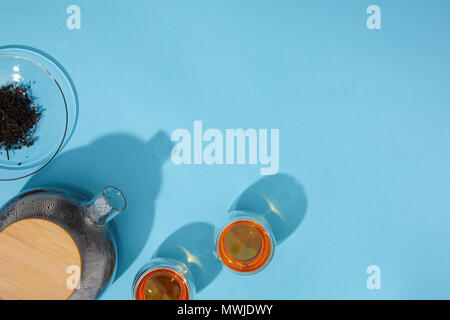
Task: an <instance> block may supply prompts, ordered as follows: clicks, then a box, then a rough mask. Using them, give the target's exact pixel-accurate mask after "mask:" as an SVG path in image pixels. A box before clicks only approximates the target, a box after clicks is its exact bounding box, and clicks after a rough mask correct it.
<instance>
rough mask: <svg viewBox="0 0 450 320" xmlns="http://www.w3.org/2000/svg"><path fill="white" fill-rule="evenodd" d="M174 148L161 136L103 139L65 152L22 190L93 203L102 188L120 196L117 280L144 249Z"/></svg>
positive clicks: (116, 220)
mask: <svg viewBox="0 0 450 320" xmlns="http://www.w3.org/2000/svg"><path fill="white" fill-rule="evenodd" d="M171 148H172V142H171V141H170V138H169V137H168V135H167V134H166V133H164V132H162V131H160V132H158V133H157V134H156V135H155V136H153V137H152V138H151V139H150V141H148V142H144V141H141V140H139V139H137V138H136V137H133V136H131V135H127V134H113V135H109V136H105V137H102V138H100V139H98V140H96V141H94V142H93V143H92V144H89V145H87V146H84V147H81V148H76V149H73V150H70V151H67V152H64V153H63V154H61V155H60V156H58V157H57V158H55V159H54V161H53V163H52V165H51V166H48V167H46V168H44V169H43V170H41V171H39V172H38V173H36V174H35V175H34V176H32V177H31V179H30V180H29V181H28V183H27V184H26V185H25V187H24V188H23V189H24V190H26V189H31V188H36V187H56V188H64V189H66V190H69V191H73V192H76V193H78V194H80V195H83V196H85V197H86V198H91V197H92V196H94V195H95V194H97V193H98V192H100V191H101V190H102V189H103V187H104V186H106V185H113V186H116V187H118V188H119V189H120V190H122V191H123V193H124V195H125V197H126V198H127V203H128V207H127V209H126V210H125V211H124V212H122V213H120V214H119V215H118V216H117V217H115V218H114V220H113V221H112V223H111V226H110V227H111V230H112V232H114V234H115V239H114V240H115V242H116V246H117V253H118V259H117V270H116V276H115V279H118V278H119V277H120V276H121V275H122V274H123V273H124V272H125V271H126V270H127V269H128V267H129V266H130V265H131V264H132V263H133V262H134V260H135V259H136V258H137V256H138V255H139V254H140V252H141V251H142V249H143V248H144V246H145V244H146V243H147V240H148V237H149V234H150V231H151V228H152V225H153V220H154V214H155V201H156V198H157V196H158V193H159V191H160V187H161V182H162V174H161V167H162V165H163V164H164V162H165V161H166V160H167V159H168V158H169V156H170V151H171Z"/></svg>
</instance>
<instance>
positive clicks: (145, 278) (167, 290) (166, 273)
mask: <svg viewBox="0 0 450 320" xmlns="http://www.w3.org/2000/svg"><path fill="white" fill-rule="evenodd" d="M132 294H133V299H135V300H191V299H192V298H193V296H194V294H195V286H194V281H193V278H192V275H191V272H190V271H189V269H188V268H187V267H186V265H185V264H184V263H182V262H180V261H177V260H174V259H170V258H156V259H153V260H151V261H150V262H149V263H148V264H146V265H145V266H144V267H143V268H141V270H139V272H138V273H137V275H136V277H135V279H134V282H133V290H132Z"/></svg>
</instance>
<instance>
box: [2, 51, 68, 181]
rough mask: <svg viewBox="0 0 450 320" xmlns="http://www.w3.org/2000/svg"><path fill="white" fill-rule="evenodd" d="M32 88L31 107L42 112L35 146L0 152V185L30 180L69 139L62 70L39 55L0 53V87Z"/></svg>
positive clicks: (19, 52) (66, 91)
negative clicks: (7, 182)
mask: <svg viewBox="0 0 450 320" xmlns="http://www.w3.org/2000/svg"><path fill="white" fill-rule="evenodd" d="M10 83H16V84H23V85H30V86H31V95H32V99H33V102H34V104H35V105H36V106H37V107H38V108H39V111H40V112H41V114H42V115H41V117H40V120H39V122H38V124H37V127H36V128H35V131H34V133H33V138H34V140H35V143H34V144H33V145H32V146H30V147H22V148H21V149H19V150H9V159H8V157H7V153H6V150H5V148H4V147H3V148H2V149H1V150H0V181H8V180H17V179H21V178H25V177H27V176H30V175H32V174H34V173H36V172H37V171H39V170H40V169H42V168H43V167H45V166H46V165H47V164H48V163H50V162H51V161H52V159H53V158H54V157H55V156H56V154H57V153H58V152H59V151H60V150H61V148H62V147H63V145H64V144H65V142H66V140H67V139H66V138H67V136H68V124H69V113H68V105H67V101H68V97H67V95H69V99H71V100H72V99H74V93H73V90H72V88H71V86H70V85H69V86H68V85H67V84H68V83H69V80H68V79H67V78H66V77H65V74H64V72H63V71H61V69H60V68H59V67H58V66H57V65H55V64H54V63H53V62H52V61H50V60H49V59H47V58H46V57H44V56H43V55H41V54H39V53H38V52H35V51H32V50H28V49H23V48H14V47H8V48H3V49H0V87H2V86H4V85H6V84H10Z"/></svg>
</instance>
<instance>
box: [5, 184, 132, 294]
mask: <svg viewBox="0 0 450 320" xmlns="http://www.w3.org/2000/svg"><path fill="white" fill-rule="evenodd" d="M126 205H127V203H126V199H125V197H124V195H123V193H122V192H121V191H120V190H119V189H117V188H116V187H112V186H107V187H105V188H103V190H102V191H101V192H100V193H99V194H98V195H97V196H95V197H94V198H93V199H92V200H88V199H85V198H83V197H82V196H80V195H77V194H75V193H72V192H69V191H66V190H61V189H54V188H40V189H34V190H30V191H26V192H24V193H22V194H20V195H19V196H17V197H16V198H14V199H12V200H11V201H9V202H8V203H7V204H6V205H5V206H4V207H3V208H2V209H1V211H0V256H1V258H0V279H3V280H0V299H71V300H72V299H73V300H78V299H95V298H96V297H98V296H99V295H100V294H101V292H102V291H103V290H104V289H105V288H106V286H107V285H108V284H109V283H110V280H111V279H113V276H114V273H115V269H116V268H115V266H116V257H117V252H116V247H115V243H114V237H113V235H112V234H111V231H110V228H105V227H106V225H107V224H108V222H110V221H111V219H113V218H114V217H115V216H116V215H117V214H118V213H119V212H122V211H123V210H125V208H126ZM73 261H75V262H73ZM77 261H79V262H77ZM78 264H79V266H78ZM58 266H60V267H59V268H57V267H58ZM17 269H22V270H20V271H19V270H17ZM19 273H20V277H19V275H18V274H19ZM44 281H45V282H44ZM63 286H65V287H64V288H63Z"/></svg>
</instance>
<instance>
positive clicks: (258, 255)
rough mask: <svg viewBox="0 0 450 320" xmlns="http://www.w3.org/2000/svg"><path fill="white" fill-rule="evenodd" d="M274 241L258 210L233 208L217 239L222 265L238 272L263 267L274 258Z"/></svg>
mask: <svg viewBox="0 0 450 320" xmlns="http://www.w3.org/2000/svg"><path fill="white" fill-rule="evenodd" d="M274 250H275V240H274V236H273V233H272V230H271V228H270V225H269V224H268V223H267V221H266V220H265V219H264V218H263V217H262V216H261V215H259V214H258V213H255V212H245V211H234V212H231V216H230V218H229V219H228V221H227V223H226V224H225V225H224V226H223V227H222V228H221V229H220V230H219V232H218V235H217V238H216V254H217V257H218V258H219V259H220V261H221V262H222V263H223V265H224V266H225V267H226V268H228V269H229V270H231V271H233V272H236V273H239V274H253V273H256V272H259V271H261V270H262V269H264V268H265V267H266V266H267V265H268V264H269V262H270V260H271V259H272V257H273V254H274Z"/></svg>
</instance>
